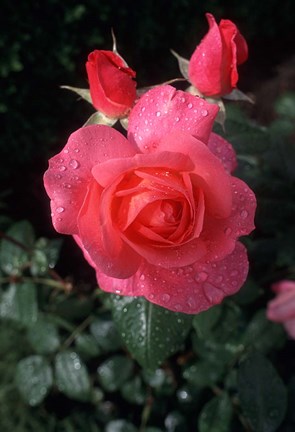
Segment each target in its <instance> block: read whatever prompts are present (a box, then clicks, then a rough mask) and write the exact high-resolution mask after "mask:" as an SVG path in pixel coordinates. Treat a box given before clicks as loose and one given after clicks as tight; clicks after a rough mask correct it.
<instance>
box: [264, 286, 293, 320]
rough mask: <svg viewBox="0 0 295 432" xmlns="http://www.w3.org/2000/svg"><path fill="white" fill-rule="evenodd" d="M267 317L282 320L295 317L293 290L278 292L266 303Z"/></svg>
mask: <svg viewBox="0 0 295 432" xmlns="http://www.w3.org/2000/svg"><path fill="white" fill-rule="evenodd" d="M267 317H268V319H270V320H272V321H276V322H284V321H287V320H289V319H291V318H295V290H293V291H285V292H282V293H280V294H279V295H278V296H277V297H275V298H274V299H273V300H272V301H270V302H269V303H268V305H267Z"/></svg>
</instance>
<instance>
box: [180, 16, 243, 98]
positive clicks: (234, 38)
mask: <svg viewBox="0 0 295 432" xmlns="http://www.w3.org/2000/svg"><path fill="white" fill-rule="evenodd" d="M206 18H207V21H208V24H209V31H208V33H207V34H206V36H205V37H204V38H203V40H202V41H201V43H200V45H198V46H197V48H196V50H195V52H194V53H193V55H192V57H191V59H190V62H189V70H188V74H189V80H190V82H191V83H192V84H193V85H194V86H195V87H196V88H197V89H198V90H199V91H200V92H201V93H202V94H203V95H205V96H223V95H226V94H228V93H230V92H231V91H232V90H233V89H234V88H236V86H237V82H238V79H239V75H238V71H237V66H238V65H240V64H242V63H244V62H245V61H246V60H247V58H248V46H247V43H246V41H245V39H244V38H243V36H242V35H241V33H240V32H239V30H238V29H237V26H236V25H235V24H234V23H233V22H232V21H230V20H221V21H220V23H219V25H217V23H216V21H215V18H214V16H213V15H211V14H210V13H207V14H206Z"/></svg>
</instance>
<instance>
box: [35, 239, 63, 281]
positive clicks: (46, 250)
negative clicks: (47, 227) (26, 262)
mask: <svg viewBox="0 0 295 432" xmlns="http://www.w3.org/2000/svg"><path fill="white" fill-rule="evenodd" d="M61 245H62V240H60V239H54V240H48V239H46V238H43V237H41V238H39V239H38V240H37V242H36V243H35V247H34V250H33V254H32V259H31V273H32V274H33V275H34V276H38V275H44V274H46V273H47V272H48V268H53V267H54V266H55V264H56V262H57V260H58V257H59V252H60V248H61Z"/></svg>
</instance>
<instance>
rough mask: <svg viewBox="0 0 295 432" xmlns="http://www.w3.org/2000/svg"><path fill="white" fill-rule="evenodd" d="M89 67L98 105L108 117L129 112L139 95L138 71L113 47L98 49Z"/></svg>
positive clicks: (89, 61)
mask: <svg viewBox="0 0 295 432" xmlns="http://www.w3.org/2000/svg"><path fill="white" fill-rule="evenodd" d="M86 70H87V74H88V80H89V85H90V95H91V99H92V103H93V105H94V107H95V108H96V109H97V110H98V111H101V112H102V113H103V114H105V115H106V116H108V117H112V118H121V117H124V116H126V115H127V114H128V112H129V111H130V109H131V108H132V106H133V104H134V101H135V98H136V82H135V81H134V78H135V75H136V74H135V72H134V71H133V70H132V69H131V68H129V67H127V66H126V63H125V62H124V60H123V59H122V58H121V57H120V56H119V55H117V54H116V53H114V52H113V51H104V50H95V51H93V52H92V53H90V54H89V56H88V61H87V63H86Z"/></svg>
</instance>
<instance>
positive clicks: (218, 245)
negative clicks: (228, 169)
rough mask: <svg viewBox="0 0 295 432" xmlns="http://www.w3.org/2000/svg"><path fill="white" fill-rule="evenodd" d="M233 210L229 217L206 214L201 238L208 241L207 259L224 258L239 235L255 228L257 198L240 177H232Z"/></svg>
mask: <svg viewBox="0 0 295 432" xmlns="http://www.w3.org/2000/svg"><path fill="white" fill-rule="evenodd" d="M230 179H231V186H232V196H233V204H232V212H231V214H230V216H229V217H228V218H224V219H216V218H211V217H210V216H208V215H205V218H204V228H203V232H202V235H201V238H202V239H203V240H204V241H205V239H207V241H206V246H207V255H206V256H205V259H206V260H211V259H213V260H215V259H223V258H224V257H225V256H226V255H227V254H228V253H231V251H232V250H233V249H234V247H235V242H236V240H237V238H238V237H240V236H243V235H247V234H250V232H251V231H253V229H254V228H255V226H254V216H255V209H256V199H255V195H254V193H253V192H252V190H251V189H250V188H249V187H248V186H247V185H246V184H245V183H244V182H243V181H242V180H240V179H238V178H236V177H230Z"/></svg>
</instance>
